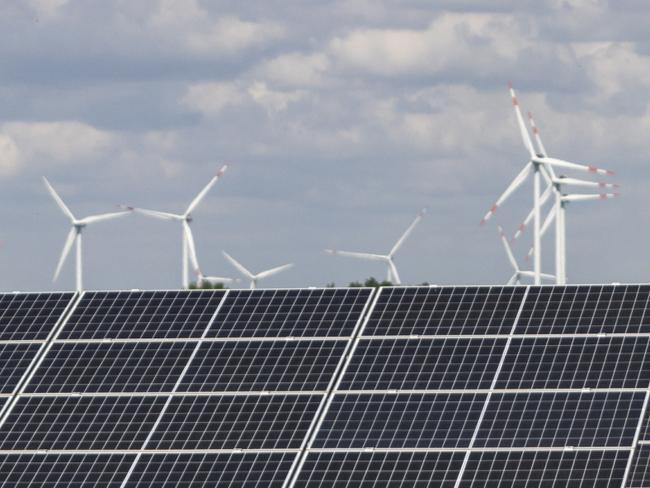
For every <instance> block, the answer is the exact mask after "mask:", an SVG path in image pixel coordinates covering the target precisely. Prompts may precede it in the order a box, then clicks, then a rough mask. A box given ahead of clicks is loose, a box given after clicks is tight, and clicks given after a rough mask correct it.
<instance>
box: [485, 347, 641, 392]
mask: <svg viewBox="0 0 650 488" xmlns="http://www.w3.org/2000/svg"><path fill="white" fill-rule="evenodd" d="M648 385H650V338H649V337H586V338H585V337H578V338H576V337H573V338H569V337H566V338H548V337H545V338H526V339H513V340H512V343H511V344H510V348H509V349H508V354H507V356H506V360H505V362H504V365H503V368H502V370H501V373H500V374H499V379H498V381H497V384H496V388H504V389H505V388H507V389H519V388H522V389H523V388H578V389H579V388H647V387H648Z"/></svg>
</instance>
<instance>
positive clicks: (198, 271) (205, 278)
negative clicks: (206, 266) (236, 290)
mask: <svg viewBox="0 0 650 488" xmlns="http://www.w3.org/2000/svg"><path fill="white" fill-rule="evenodd" d="M193 265H194V273H195V274H196V277H197V283H198V284H201V283H204V282H207V283H210V284H213V285H214V284H217V283H232V282H233V281H235V282H238V281H239V279H234V280H233V279H232V278H223V277H221V276H205V275H204V274H203V272H202V271H201V268H200V267H199V261H198V259H197V258H196V254H194V258H193Z"/></svg>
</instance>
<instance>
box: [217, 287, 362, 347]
mask: <svg viewBox="0 0 650 488" xmlns="http://www.w3.org/2000/svg"><path fill="white" fill-rule="evenodd" d="M370 293H371V290H370V289H368V288H350V289H334V288H325V289H303V290H231V291H230V292H229V293H228V296H227V297H226V300H225V301H224V304H223V306H222V307H221V310H220V311H219V314H218V315H217V318H216V320H215V321H214V323H213V325H212V329H211V331H210V334H209V335H210V336H211V337H347V336H350V335H351V334H352V331H353V329H354V326H355V325H356V323H357V321H358V320H359V318H360V316H361V313H362V311H363V309H364V307H365V305H366V303H367V302H368V300H369V298H370Z"/></svg>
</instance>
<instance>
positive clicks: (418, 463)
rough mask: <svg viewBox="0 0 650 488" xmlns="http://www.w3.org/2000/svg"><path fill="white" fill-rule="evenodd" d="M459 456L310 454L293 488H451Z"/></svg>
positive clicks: (357, 453) (455, 475) (420, 453)
mask: <svg viewBox="0 0 650 488" xmlns="http://www.w3.org/2000/svg"><path fill="white" fill-rule="evenodd" d="M464 456H465V455H464V454H463V453H462V452H461V453H459V452H456V453H451V452H312V453H310V454H309V455H308V456H307V459H306V461H305V464H304V466H303V468H302V470H301V471H300V474H299V475H298V480H297V483H296V486H301V487H308V488H316V487H318V488H325V487H333V488H337V487H340V488H344V487H346V488H347V487H359V488H370V487H377V488H379V487H385V486H390V487H407V486H408V487H409V488H411V487H415V488H428V487H434V486H435V487H437V488H438V487H439V488H453V486H454V484H455V482H456V479H457V477H458V474H459V472H460V469H461V466H462V464H463V458H464Z"/></svg>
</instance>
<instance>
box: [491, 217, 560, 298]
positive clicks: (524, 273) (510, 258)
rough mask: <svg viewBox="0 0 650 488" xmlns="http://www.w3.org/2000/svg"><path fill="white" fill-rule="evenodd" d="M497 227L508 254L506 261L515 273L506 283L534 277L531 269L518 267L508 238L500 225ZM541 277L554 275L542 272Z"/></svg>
mask: <svg viewBox="0 0 650 488" xmlns="http://www.w3.org/2000/svg"><path fill="white" fill-rule="evenodd" d="M497 229H498V230H499V235H500V236H501V242H503V247H504V249H505V250H506V255H507V256H508V261H510V264H511V265H512V267H513V269H514V270H515V273H514V274H513V275H512V277H511V278H510V279H509V280H508V283H506V285H507V286H508V285H520V284H521V278H522V277H524V276H526V277H529V278H533V279H534V278H535V273H534V272H533V271H524V270H522V269H521V268H520V267H519V264H517V260H516V259H515V256H514V254H512V249H511V248H510V244H508V239H507V238H506V235H505V233H504V232H503V229H502V228H501V226H500V225H499V226H497ZM541 276H542V278H544V279H547V280H551V281H552V280H555V276H553V275H550V274H546V273H542V274H541Z"/></svg>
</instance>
